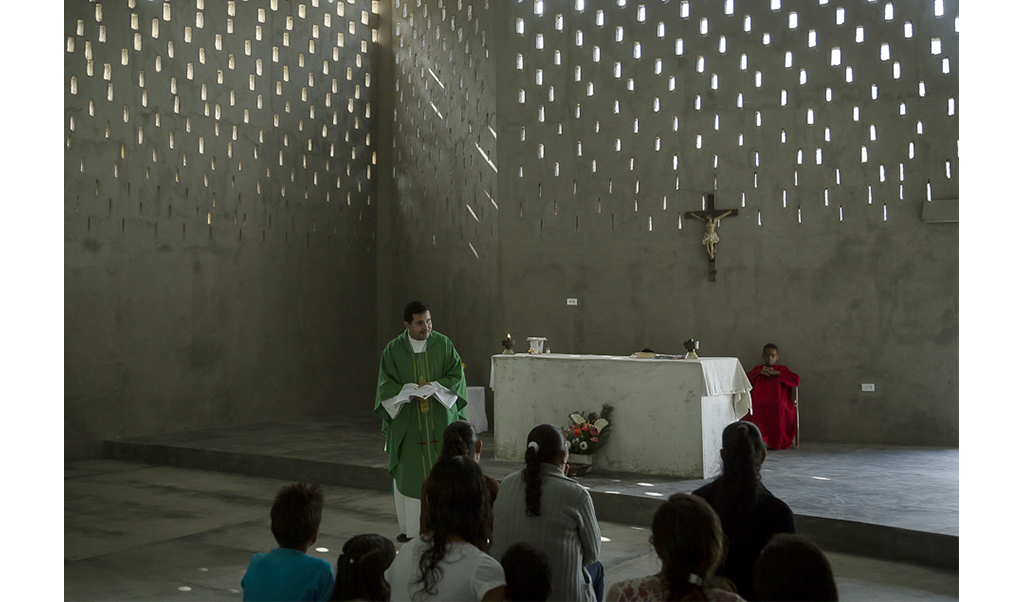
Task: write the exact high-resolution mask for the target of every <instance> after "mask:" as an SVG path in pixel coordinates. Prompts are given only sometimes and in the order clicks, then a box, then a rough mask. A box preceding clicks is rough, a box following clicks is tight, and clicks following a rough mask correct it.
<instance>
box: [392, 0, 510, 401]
mask: <svg viewBox="0 0 1024 602" xmlns="http://www.w3.org/2000/svg"><path fill="white" fill-rule="evenodd" d="M492 4H493V3H492V2H489V1H485V2H469V1H466V0H389V2H388V11H387V13H386V16H385V18H389V19H390V23H389V27H388V30H389V33H390V35H391V36H392V37H391V39H390V40H389V47H390V48H391V54H392V59H393V60H391V61H388V63H389V64H388V68H390V69H392V70H393V72H392V73H391V78H392V80H393V85H392V86H390V87H389V89H388V90H387V97H386V98H385V101H384V102H385V103H390V104H386V105H385V106H386V107H387V111H388V115H386V116H385V117H387V118H389V121H388V122H387V124H386V125H382V127H383V128H385V129H384V130H383V131H382V134H381V139H382V141H384V144H386V145H387V148H385V149H382V151H381V154H382V156H383V157H385V161H387V162H388V163H387V166H384V165H382V169H384V170H387V171H389V173H390V174H391V176H392V178H391V181H382V182H381V183H380V185H381V186H382V187H385V189H386V190H387V192H385V193H382V196H383V197H387V198H389V199H391V202H390V203H388V207H387V208H386V209H382V211H385V212H387V213H382V214H381V218H380V231H381V237H380V245H381V251H380V257H381V260H380V261H381V269H380V270H379V274H380V279H381V293H380V298H381V305H380V311H379V321H378V346H379V347H382V346H383V344H384V343H385V342H386V341H387V340H389V339H391V338H392V337H394V336H396V335H397V334H399V333H400V332H401V329H402V318H401V315H402V308H403V306H404V305H405V303H406V302H407V301H409V300H411V299H414V298H416V299H421V300H423V301H425V302H426V303H427V304H428V305H429V306H430V307H431V311H432V317H433V319H434V327H435V328H436V329H437V330H438V331H440V332H443V333H445V334H446V335H449V336H451V337H453V340H455V341H457V348H458V349H459V351H460V353H461V354H462V356H463V359H464V361H465V363H466V364H467V373H468V375H469V379H470V384H471V385H485V384H486V383H487V380H486V379H487V377H488V374H489V372H488V371H489V369H490V361H489V359H488V358H489V357H490V354H491V353H492V352H493V350H494V347H495V346H496V345H497V344H498V343H497V339H495V337H494V334H493V333H494V332H496V331H497V330H500V329H501V328H502V326H501V325H500V319H498V318H499V314H498V312H497V311H496V308H495V305H494V302H495V291H496V289H497V245H498V240H499V232H498V215H499V208H500V206H501V203H502V198H503V196H504V194H503V193H502V192H501V191H499V190H498V189H497V182H498V165H497V154H498V148H497V146H498V142H497V138H498V136H497V120H496V117H495V110H494V106H495V98H496V82H495V77H496V71H495V61H494V58H493V56H494V50H493V32H492V30H493V25H492V23H494V22H495V21H494V20H495V19H500V17H498V16H497V15H496V13H495V9H494V8H492ZM499 22H500V21H499ZM382 29H383V26H382ZM382 119H383V118H382ZM485 333H486V334H485ZM492 339H493V340H492ZM499 348H500V346H499Z"/></svg>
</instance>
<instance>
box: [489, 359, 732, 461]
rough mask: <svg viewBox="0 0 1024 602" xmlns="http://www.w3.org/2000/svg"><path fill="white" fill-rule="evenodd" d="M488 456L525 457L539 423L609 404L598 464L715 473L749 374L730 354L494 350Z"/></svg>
mask: <svg viewBox="0 0 1024 602" xmlns="http://www.w3.org/2000/svg"><path fill="white" fill-rule="evenodd" d="M491 388H492V389H493V390H494V424H493V425H492V429H493V431H494V447H495V450H494V454H495V457H496V458H499V459H502V460H513V461H519V462H521V461H523V457H524V453H525V451H526V437H527V435H528V434H529V432H530V430H531V429H533V427H535V426H537V425H538V424H543V423H550V424H554V425H556V426H560V427H566V426H568V420H569V414H571V413H573V412H584V413H590V412H595V413H597V412H600V411H601V405H602V404H604V403H610V404H612V405H613V406H614V407H615V411H614V413H613V414H612V418H611V423H612V428H613V431H612V433H611V438H610V439H609V441H608V444H607V445H605V446H604V448H602V449H601V450H599V451H598V452H597V454H596V456H595V466H597V467H599V468H606V469H609V470H615V471H622V472H637V473H644V474H654V475H666V476H677V477H683V478H692V479H707V478H711V477H714V476H717V475H718V474H719V473H720V472H721V466H722V460H721V456H720V455H719V450H720V449H721V437H722V429H724V428H725V426H726V425H728V424H729V423H731V422H735V421H736V420H738V419H739V418H741V417H743V416H744V415H745V414H746V413H747V410H748V409H749V408H750V389H751V386H750V382H749V381H748V380H747V377H746V374H745V372H744V370H743V366H741V365H740V362H739V360H738V359H736V358H734V357H707V358H699V359H695V360H680V359H634V358H630V357H622V356H608V355H566V354H555V353H549V354H537V355H531V354H525V353H520V354H515V355H495V356H493V357H492V358H491Z"/></svg>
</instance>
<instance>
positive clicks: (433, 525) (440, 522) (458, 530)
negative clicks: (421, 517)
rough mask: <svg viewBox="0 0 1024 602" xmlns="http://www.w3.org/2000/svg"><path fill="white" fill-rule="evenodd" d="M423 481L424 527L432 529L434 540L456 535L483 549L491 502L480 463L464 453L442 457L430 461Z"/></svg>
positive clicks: (487, 535)
mask: <svg viewBox="0 0 1024 602" xmlns="http://www.w3.org/2000/svg"><path fill="white" fill-rule="evenodd" d="M426 483H427V487H426V491H425V495H426V497H427V517H426V521H425V526H426V529H427V530H428V531H433V532H434V539H435V540H436V539H438V536H439V535H440V536H441V537H442V538H447V537H448V536H451V535H458V536H459V537H461V538H463V539H465V540H466V541H468V542H470V543H472V544H474V545H476V546H477V547H479V548H480V549H485V548H486V545H487V538H488V537H489V536H490V534H489V533H485V532H484V531H485V527H486V524H488V523H489V519H490V513H491V505H490V504H489V503H487V502H489V501H490V496H489V495H488V494H487V486H486V484H485V483H484V473H483V472H482V471H481V470H480V466H479V465H478V464H477V463H476V462H474V461H473V460H471V459H469V458H467V457H465V456H451V457H443V458H441V459H439V460H438V461H437V463H436V464H434V468H433V469H432V470H431V471H430V478H428V479H427V481H426Z"/></svg>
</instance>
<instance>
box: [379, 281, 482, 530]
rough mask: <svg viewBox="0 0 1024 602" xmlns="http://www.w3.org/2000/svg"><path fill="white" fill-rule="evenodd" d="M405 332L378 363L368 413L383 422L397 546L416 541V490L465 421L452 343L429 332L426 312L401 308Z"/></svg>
mask: <svg viewBox="0 0 1024 602" xmlns="http://www.w3.org/2000/svg"><path fill="white" fill-rule="evenodd" d="M403 317H404V319H405V328H406V330H405V332H403V333H402V334H400V335H398V337H396V338H395V339H394V340H392V341H391V342H390V343H388V344H387V346H386V347H385V348H384V353H383V354H382V355H381V359H380V376H379V378H378V379H377V399H376V401H375V402H374V406H373V411H374V413H376V414H377V415H378V416H380V418H381V420H382V426H381V430H382V431H383V433H384V451H386V452H387V454H388V472H389V473H390V474H391V477H392V479H393V483H392V486H393V487H394V494H395V510H396V512H397V513H398V526H399V529H400V530H401V534H400V535H399V537H398V539H399V541H408V540H409V539H411V538H413V537H415V536H417V535H419V524H420V518H419V511H420V499H419V498H420V488H421V487H422V485H423V481H424V480H425V479H426V478H427V475H428V474H430V470H431V468H433V466H434V463H435V462H437V459H438V458H439V457H440V456H441V451H442V444H441V442H442V440H443V438H444V437H443V435H444V429H445V427H447V426H448V425H449V424H451V423H452V422H455V421H456V420H465V419H466V404H467V403H468V402H467V400H466V376H465V373H464V372H463V369H462V358H460V357H459V353H458V351H456V350H455V346H454V345H453V344H452V342H451V340H450V339H449V338H448V337H446V336H444V335H443V334H441V333H439V332H434V330H433V325H432V324H431V320H430V310H429V309H428V308H427V306H426V304H424V303H421V302H419V301H413V302H411V303H409V304H408V305H407V306H406V308H405V314H404V316H403Z"/></svg>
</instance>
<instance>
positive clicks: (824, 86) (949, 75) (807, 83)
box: [496, 0, 959, 445]
mask: <svg viewBox="0 0 1024 602" xmlns="http://www.w3.org/2000/svg"><path fill="white" fill-rule="evenodd" d="M507 7H508V18H507V19H506V20H505V22H504V24H503V26H502V27H501V29H500V30H499V33H500V35H499V39H498V48H499V52H497V53H496V59H497V60H496V64H497V69H498V72H499V74H500V76H499V78H498V81H499V88H498V97H497V109H498V115H499V124H500V128H499V139H500V140H501V141H502V144H500V145H499V156H498V165H499V166H500V174H499V185H498V187H499V189H500V190H504V191H508V194H506V196H505V199H504V205H503V210H502V213H501V232H502V241H501V245H500V255H501V257H500V259H499V264H500V272H501V279H502V281H501V284H500V289H499V297H500V298H501V299H502V303H503V306H504V308H505V312H504V316H503V317H504V319H505V321H506V323H508V324H509V326H508V329H509V330H512V331H513V332H519V333H522V334H524V335H539V336H547V337H548V338H549V339H550V343H551V346H552V347H553V349H554V350H555V351H570V352H582V353H623V354H628V353H631V352H633V351H636V350H639V349H642V348H644V347H651V348H654V349H656V350H658V351H663V352H668V353H680V352H681V348H682V341H684V340H685V339H687V338H690V337H693V338H696V339H698V340H700V342H701V350H702V353H703V354H704V355H731V356H738V357H739V358H740V359H741V360H742V362H743V363H744V365H745V366H751V367H752V366H754V365H756V364H758V363H760V358H759V355H760V350H761V347H762V346H763V345H764V344H765V343H768V342H774V343H776V344H778V345H779V346H780V348H781V349H782V360H783V362H784V363H787V364H788V365H790V367H791V368H793V369H794V370H795V371H797V372H798V373H800V374H802V376H803V377H804V381H803V385H802V386H801V400H802V401H803V407H802V410H801V426H802V428H803V433H804V435H805V437H806V438H807V440H819V441H846V442H888V443H918V444H943V445H947V444H956V442H957V440H958V434H957V431H958V429H957V424H958V396H957V385H958V376H957V367H958V361H957V354H958V343H957V341H958V338H957V325H958V318H957V312H958V301H957V273H958V267H957V262H958V256H957V247H958V230H957V226H956V224H941V225H940V224H926V223H923V222H922V218H921V216H922V212H923V208H924V205H925V204H926V203H929V202H930V201H932V200H939V199H950V198H953V199H955V198H958V196H959V193H958V186H959V182H958V161H957V139H958V114H957V108H958V107H957V91H958V79H957V77H958V76H957V73H958V37H957V27H958V26H957V12H958V9H957V3H956V2H950V1H946V2H941V1H939V2H920V3H909V2H907V3H903V2H897V3H887V2H881V1H878V2H875V1H870V0H857V1H836V0H818V1H815V2H792V1H782V0H758V1H741V0H736V1H732V0H726V1H722V0H716V1H685V0H684V1H677V0H673V1H668V2H662V1H645V2H644V1H641V2H638V1H636V0H618V1H616V2H594V1H587V0H572V1H566V2H550V1H549V2H539V1H525V0H524V1H518V0H510V1H509V2H508V4H507ZM707 193H715V194H716V197H717V198H716V201H717V202H716V206H717V208H718V209H734V214H733V215H732V216H730V217H726V218H723V219H722V220H721V223H720V227H719V228H718V232H717V234H718V235H719V236H720V242H719V243H718V248H717V270H718V272H717V275H718V280H717V281H716V282H710V281H709V280H708V271H709V266H708V255H707V252H706V250H705V246H704V244H703V243H702V238H703V236H704V233H705V228H704V225H703V224H702V223H701V222H699V221H695V220H689V219H686V217H685V214H686V212H687V211H695V210H700V209H703V208H704V207H705V203H706V200H705V195H706V194H707ZM737 213H738V214H737ZM568 298H574V299H577V300H578V305H576V306H567V299H568ZM863 383H871V384H875V386H876V389H875V392H874V393H871V394H868V393H862V392H861V384H863Z"/></svg>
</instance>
